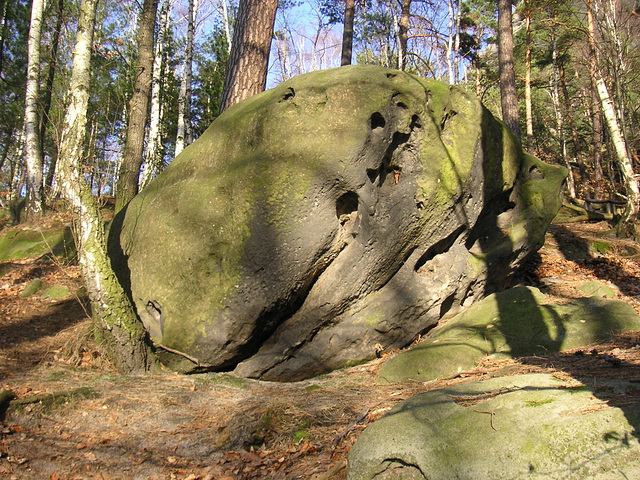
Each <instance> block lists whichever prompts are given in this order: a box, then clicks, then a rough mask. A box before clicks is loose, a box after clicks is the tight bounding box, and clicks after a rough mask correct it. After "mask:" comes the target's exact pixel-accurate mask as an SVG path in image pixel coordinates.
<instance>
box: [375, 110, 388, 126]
mask: <svg viewBox="0 0 640 480" xmlns="http://www.w3.org/2000/svg"><path fill="white" fill-rule="evenodd" d="M386 124H387V121H386V120H385V119H384V117H383V116H382V114H381V113H380V112H374V113H373V115H371V130H375V129H376V128H384V126H385V125H386Z"/></svg>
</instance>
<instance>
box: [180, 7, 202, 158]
mask: <svg viewBox="0 0 640 480" xmlns="http://www.w3.org/2000/svg"><path fill="white" fill-rule="evenodd" d="M195 4H196V0H189V10H188V13H187V41H186V45H185V49H184V66H183V71H182V81H181V82H180V94H179V96H178V133H177V135H176V151H175V155H176V157H177V156H178V155H179V154H180V152H181V151H182V150H184V147H186V146H187V145H189V144H190V143H191V82H192V79H193V74H192V64H193V36H194V31H195V13H194V12H195V11H197V7H196V5H195Z"/></svg>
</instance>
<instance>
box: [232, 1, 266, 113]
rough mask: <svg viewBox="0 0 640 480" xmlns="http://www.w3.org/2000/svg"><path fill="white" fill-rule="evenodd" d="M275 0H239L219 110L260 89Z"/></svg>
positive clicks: (264, 72)
mask: <svg viewBox="0 0 640 480" xmlns="http://www.w3.org/2000/svg"><path fill="white" fill-rule="evenodd" d="M277 7H278V0H241V1H240V5H239V7H238V17H237V20H236V26H235V30H234V32H233V45H232V47H231V55H230V57H229V64H228V67H227V73H226V76H225V79H224V88H223V91H222V98H221V99H220V113H222V112H223V111H225V110H226V109H227V108H229V107H230V106H231V105H234V104H236V103H238V102H239V101H241V100H244V99H245V98H248V97H250V96H252V95H255V94H257V93H260V92H263V91H264V89H265V86H266V83H267V68H268V66H269V53H270V49H271V39H272V37H273V23H274V21H275V18H276V9H277Z"/></svg>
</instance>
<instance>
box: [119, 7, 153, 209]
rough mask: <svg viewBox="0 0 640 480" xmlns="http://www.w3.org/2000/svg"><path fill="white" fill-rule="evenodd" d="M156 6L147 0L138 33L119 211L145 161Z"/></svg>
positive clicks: (132, 191) (131, 194)
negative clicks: (134, 78)
mask: <svg viewBox="0 0 640 480" xmlns="http://www.w3.org/2000/svg"><path fill="white" fill-rule="evenodd" d="M157 10H158V0H144V4H143V6H142V14H141V15H140V26H139V28H138V36H137V43H138V61H137V63H136V81H135V85H134V88H133V96H132V97H131V101H130V102H129V125H128V126H127V140H126V142H125V145H124V154H123V157H122V163H121V164H120V172H119V174H118V182H117V187H116V212H119V211H120V210H121V209H122V208H123V207H124V206H125V205H126V204H127V203H129V201H130V200H131V199H132V198H133V197H135V195H136V194H137V193H138V177H139V176H140V166H141V165H142V154H143V149H144V137H145V127H146V125H147V118H148V112H147V109H148V106H149V96H150V93H151V80H152V78H153V33H154V29H155V24H156V12H157Z"/></svg>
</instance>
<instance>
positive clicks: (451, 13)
mask: <svg viewBox="0 0 640 480" xmlns="http://www.w3.org/2000/svg"><path fill="white" fill-rule="evenodd" d="M447 7H448V9H449V38H448V39H447V70H448V71H449V85H453V84H455V83H456V80H455V77H454V75H453V35H454V34H453V21H454V11H453V0H447Z"/></svg>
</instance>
